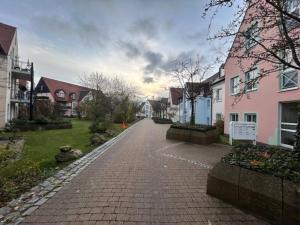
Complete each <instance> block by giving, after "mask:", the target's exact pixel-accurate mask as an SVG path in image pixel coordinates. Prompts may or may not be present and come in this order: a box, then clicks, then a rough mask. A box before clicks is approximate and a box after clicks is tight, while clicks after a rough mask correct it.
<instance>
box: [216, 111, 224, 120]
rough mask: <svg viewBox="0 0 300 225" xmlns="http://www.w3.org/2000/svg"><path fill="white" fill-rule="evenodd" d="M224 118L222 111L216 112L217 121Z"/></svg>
mask: <svg viewBox="0 0 300 225" xmlns="http://www.w3.org/2000/svg"><path fill="white" fill-rule="evenodd" d="M220 120H223V116H222V114H221V113H216V121H220Z"/></svg>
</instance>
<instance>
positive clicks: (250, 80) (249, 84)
mask: <svg viewBox="0 0 300 225" xmlns="http://www.w3.org/2000/svg"><path fill="white" fill-rule="evenodd" d="M257 76H258V69H257V68H255V69H253V70H250V71H248V72H247V73H246V74H245V85H246V91H254V90H257V87H258V82H257V80H256V78H257Z"/></svg>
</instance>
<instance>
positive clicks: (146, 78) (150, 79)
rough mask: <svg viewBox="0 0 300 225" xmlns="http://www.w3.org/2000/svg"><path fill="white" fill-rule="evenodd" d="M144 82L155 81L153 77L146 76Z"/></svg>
mask: <svg viewBox="0 0 300 225" xmlns="http://www.w3.org/2000/svg"><path fill="white" fill-rule="evenodd" d="M143 82H144V83H154V78H153V77H144V78H143Z"/></svg>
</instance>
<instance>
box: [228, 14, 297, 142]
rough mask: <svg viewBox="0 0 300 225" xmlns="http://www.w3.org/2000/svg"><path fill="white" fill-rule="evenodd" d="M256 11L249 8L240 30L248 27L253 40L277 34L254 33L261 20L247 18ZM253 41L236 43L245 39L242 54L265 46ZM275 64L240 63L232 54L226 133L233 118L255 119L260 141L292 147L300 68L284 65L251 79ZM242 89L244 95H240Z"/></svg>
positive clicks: (245, 61) (246, 61)
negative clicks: (257, 79)
mask: <svg viewBox="0 0 300 225" xmlns="http://www.w3.org/2000/svg"><path fill="white" fill-rule="evenodd" d="M253 13H254V12H251V11H249V10H248V11H247V12H246V15H245V18H244V21H243V22H242V24H241V27H240V28H239V29H240V30H246V31H247V33H249V34H251V35H252V36H251V37H252V39H253V38H258V39H260V38H261V35H264V38H265V39H266V37H268V36H270V35H274V33H258V32H252V29H253V27H254V26H255V25H256V24H259V21H252V23H248V22H245V21H249V20H248V19H249V18H250V17H253ZM275 34H276V32H275ZM254 35H255V37H253V36H254ZM250 40H251V39H249V38H248V37H245V38H244V39H240V38H236V39H235V41H234V43H233V46H234V45H235V44H236V43H241V41H243V42H244V43H245V49H240V51H241V52H240V54H245V52H246V51H261V47H260V46H259V45H257V44H256V43H255V42H251V41H250ZM231 51H232V50H231ZM242 51H244V52H242ZM287 57H289V55H288V54H287ZM241 64H242V65H241ZM273 66H274V65H273V64H272V63H270V62H267V61H261V62H259V63H258V64H256V65H255V66H253V60H251V59H248V60H244V61H242V62H240V61H239V59H238V58H236V57H230V54H229V57H228V58H227V60H226V63H225V66H224V70H225V77H226V79H225V112H226V113H225V116H224V124H225V128H224V132H225V133H227V134H228V133H229V123H230V121H249V122H255V123H256V126H257V141H258V142H261V143H265V144H269V145H281V146H284V147H288V148H292V146H293V143H294V140H295V137H294V134H295V131H296V125H297V119H296V118H297V113H298V112H299V111H300V89H299V83H300V78H299V71H297V70H295V69H292V68H287V67H283V66H282V68H280V69H278V70H277V71H271V72H270V73H269V74H268V76H266V77H264V78H262V79H261V80H259V82H250V81H251V80H255V78H256V77H257V76H258V75H259V72H260V71H264V70H268V69H270V68H273ZM241 90H243V95H241V94H240V92H241Z"/></svg>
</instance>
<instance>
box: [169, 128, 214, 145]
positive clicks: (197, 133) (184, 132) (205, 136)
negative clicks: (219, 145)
mask: <svg viewBox="0 0 300 225" xmlns="http://www.w3.org/2000/svg"><path fill="white" fill-rule="evenodd" d="M217 137H218V132H217V130H216V129H215V128H214V127H212V126H206V125H196V126H190V125H182V124H180V125H179V124H173V125H171V127H170V128H169V129H168V131H167V135H166V138H167V139H174V140H179V141H185V142H192V143H195V144H203V145H208V144H211V143H214V142H215V141H216V140H217Z"/></svg>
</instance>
